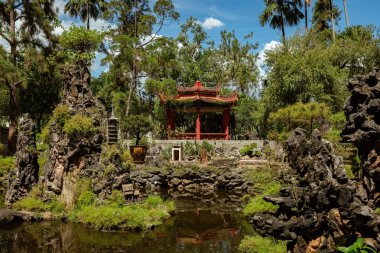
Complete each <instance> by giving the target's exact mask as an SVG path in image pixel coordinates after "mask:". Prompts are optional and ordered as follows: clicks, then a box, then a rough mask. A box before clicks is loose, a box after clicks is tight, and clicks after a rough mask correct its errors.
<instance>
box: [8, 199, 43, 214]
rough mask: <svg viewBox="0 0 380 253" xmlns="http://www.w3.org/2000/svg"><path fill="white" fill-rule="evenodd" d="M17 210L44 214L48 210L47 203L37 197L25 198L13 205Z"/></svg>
mask: <svg viewBox="0 0 380 253" xmlns="http://www.w3.org/2000/svg"><path fill="white" fill-rule="evenodd" d="M13 208H14V209H16V210H28V211H36V212H42V211H45V210H46V206H45V203H44V202H43V201H42V200H41V199H38V198H36V197H25V198H22V199H21V200H19V201H17V202H15V203H14V204H13Z"/></svg>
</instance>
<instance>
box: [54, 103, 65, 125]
mask: <svg viewBox="0 0 380 253" xmlns="http://www.w3.org/2000/svg"><path fill="white" fill-rule="evenodd" d="M68 118H69V107H68V106H67V105H58V106H57V107H56V108H55V109H54V110H53V120H54V121H55V122H56V123H57V124H58V125H59V126H60V127H63V125H64V124H65V122H66V120H67V119H68Z"/></svg>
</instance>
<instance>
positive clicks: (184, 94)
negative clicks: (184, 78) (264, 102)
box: [159, 81, 238, 105]
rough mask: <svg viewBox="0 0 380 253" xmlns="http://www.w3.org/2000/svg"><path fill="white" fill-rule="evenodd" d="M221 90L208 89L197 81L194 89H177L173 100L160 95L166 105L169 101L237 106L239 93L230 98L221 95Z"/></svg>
mask: <svg viewBox="0 0 380 253" xmlns="http://www.w3.org/2000/svg"><path fill="white" fill-rule="evenodd" d="M220 90H221V87H220V85H217V86H216V87H214V88H208V87H205V86H203V84H202V83H201V82H200V81H196V82H195V83H194V85H193V87H183V86H178V87H177V95H176V96H175V97H173V98H168V97H166V96H165V95H164V94H162V93H160V94H159V97H160V101H161V103H164V104H166V103H167V102H168V101H177V102H193V101H203V102H206V103H211V104H231V105H232V104H236V102H237V100H238V96H237V93H236V92H234V93H233V94H231V95H229V96H221V95H219V93H220Z"/></svg>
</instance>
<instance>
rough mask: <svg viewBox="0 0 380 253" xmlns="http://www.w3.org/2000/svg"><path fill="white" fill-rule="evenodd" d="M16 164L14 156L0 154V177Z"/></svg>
mask: <svg viewBox="0 0 380 253" xmlns="http://www.w3.org/2000/svg"><path fill="white" fill-rule="evenodd" d="M15 165H16V158H15V157H14V156H0V177H2V176H5V175H7V174H8V173H9V171H11V170H12V169H13V168H14V167H15Z"/></svg>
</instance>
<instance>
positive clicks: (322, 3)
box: [313, 0, 340, 40]
mask: <svg viewBox="0 0 380 253" xmlns="http://www.w3.org/2000/svg"><path fill="white" fill-rule="evenodd" d="M339 18H340V11H339V9H338V7H337V6H336V5H334V3H333V1H332V0H318V1H317V2H316V3H315V6H314V12H313V26H314V28H315V29H316V30H318V31H321V32H322V31H329V32H330V29H331V33H332V36H331V37H332V40H334V38H335V23H336V21H337V20H339Z"/></svg>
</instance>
